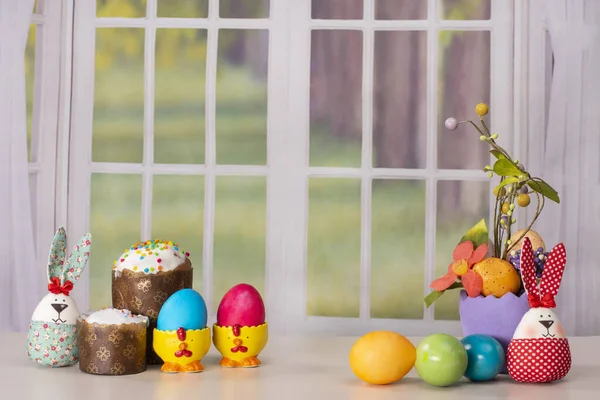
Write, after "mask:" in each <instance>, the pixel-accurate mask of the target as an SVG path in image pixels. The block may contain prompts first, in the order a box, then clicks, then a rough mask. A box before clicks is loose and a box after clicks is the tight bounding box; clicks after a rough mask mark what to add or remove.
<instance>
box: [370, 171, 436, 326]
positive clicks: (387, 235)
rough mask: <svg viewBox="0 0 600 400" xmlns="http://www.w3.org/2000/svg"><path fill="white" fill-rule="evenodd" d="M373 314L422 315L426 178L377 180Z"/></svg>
mask: <svg viewBox="0 0 600 400" xmlns="http://www.w3.org/2000/svg"><path fill="white" fill-rule="evenodd" d="M371 215H372V222H371V232H372V237H371V252H372V253H371V318H403V319H422V318H423V280H424V271H425V270H424V266H425V182H424V181H408V180H407V181H401V180H389V179H380V180H374V181H373V203H372V214H371Z"/></svg>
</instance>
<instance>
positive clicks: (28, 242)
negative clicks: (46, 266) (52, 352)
mask: <svg viewBox="0 0 600 400" xmlns="http://www.w3.org/2000/svg"><path fill="white" fill-rule="evenodd" d="M33 4H34V0H18V1H17V0H0V223H1V224H2V229H0V331H2V330H12V331H23V330H26V329H27V325H28V323H29V319H30V318H31V314H32V313H33V309H34V308H35V306H36V304H37V302H38V301H39V300H40V299H41V295H42V293H43V291H42V290H43V288H42V287H41V284H40V279H37V278H34V277H36V276H37V275H39V273H40V271H39V269H38V268H36V260H35V248H34V245H33V237H34V235H33V226H32V224H31V207H30V198H29V176H28V175H29V174H28V170H27V134H26V133H27V131H26V129H27V127H26V109H25V64H24V56H25V45H26V41H27V33H28V32H29V24H30V21H31V14H32V12H33Z"/></svg>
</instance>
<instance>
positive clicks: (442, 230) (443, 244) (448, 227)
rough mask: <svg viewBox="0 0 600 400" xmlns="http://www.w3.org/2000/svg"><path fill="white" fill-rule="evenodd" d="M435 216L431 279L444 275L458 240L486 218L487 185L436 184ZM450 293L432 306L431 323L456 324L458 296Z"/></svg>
mask: <svg viewBox="0 0 600 400" xmlns="http://www.w3.org/2000/svg"><path fill="white" fill-rule="evenodd" d="M437 188H438V193H437V194H438V196H437V198H438V200H437V201H438V214H437V229H436V239H435V240H436V242H435V243H436V246H435V277H434V279H435V278H439V277H440V276H442V275H444V274H445V273H446V272H448V265H449V264H450V263H451V262H452V253H453V252H454V248H455V247H456V246H457V245H458V242H459V241H460V238H462V237H463V235H464V234H465V233H467V231H468V230H469V229H470V228H471V227H473V225H475V224H476V223H477V222H479V221H480V220H481V219H482V218H485V219H486V221H487V220H488V217H489V215H490V214H489V210H490V208H489V204H490V203H489V199H490V197H489V196H490V184H489V183H488V182H486V181H484V182H466V181H440V182H438V186H437ZM459 292H460V290H457V289H455V290H450V291H448V292H446V293H444V295H443V296H442V297H441V298H440V299H439V300H437V301H436V302H435V311H434V316H435V319H444V320H458V319H459V318H458V294H459Z"/></svg>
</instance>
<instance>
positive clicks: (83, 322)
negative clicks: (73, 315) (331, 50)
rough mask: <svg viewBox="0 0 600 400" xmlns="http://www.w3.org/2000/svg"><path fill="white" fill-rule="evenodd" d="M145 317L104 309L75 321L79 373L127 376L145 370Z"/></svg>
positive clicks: (146, 323) (146, 324)
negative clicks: (76, 326) (76, 325)
mask: <svg viewBox="0 0 600 400" xmlns="http://www.w3.org/2000/svg"><path fill="white" fill-rule="evenodd" d="M148 322H149V321H148V317H145V316H142V315H136V314H133V313H132V312H131V311H129V310H119V309H115V308H105V309H103V310H100V311H96V312H94V313H92V314H89V315H88V314H82V315H81V316H80V318H79V319H78V320H77V324H78V342H79V353H80V361H79V369H80V370H81V371H83V372H87V373H89V374H95V375H129V374H137V373H139V372H143V371H145V370H146V343H147V338H146V336H147V328H148Z"/></svg>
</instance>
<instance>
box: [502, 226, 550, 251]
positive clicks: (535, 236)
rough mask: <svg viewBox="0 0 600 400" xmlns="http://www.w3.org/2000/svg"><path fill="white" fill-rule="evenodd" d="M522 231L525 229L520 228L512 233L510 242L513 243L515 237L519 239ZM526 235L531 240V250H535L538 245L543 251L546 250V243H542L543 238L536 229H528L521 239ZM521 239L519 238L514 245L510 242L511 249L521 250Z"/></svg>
mask: <svg viewBox="0 0 600 400" xmlns="http://www.w3.org/2000/svg"><path fill="white" fill-rule="evenodd" d="M523 232H525V230H524V229H521V230H520V231H516V232H515V233H513V234H512V235H511V236H510V240H511V242H513V243H514V242H515V241H516V240H517V239H519V238H520V237H521V235H522V234H523ZM526 237H528V238H529V240H531V248H532V249H533V251H536V250H537V249H539V248H540V247H541V248H542V249H544V251H545V250H546V244H545V243H544V240H543V239H542V237H541V236H540V234H539V233H537V232H536V231H533V230H530V231H529V232H527V235H525V237H524V238H523V239H525V238H526ZM523 239H521V240H519V241H518V242H517V243H516V244H515V245H514V246H513V245H512V244H511V246H513V247H512V250H521V247H522V246H523Z"/></svg>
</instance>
